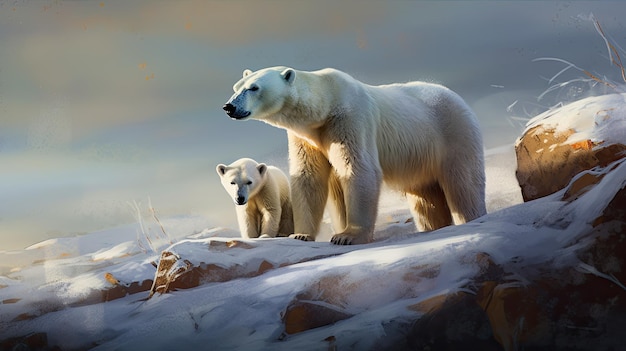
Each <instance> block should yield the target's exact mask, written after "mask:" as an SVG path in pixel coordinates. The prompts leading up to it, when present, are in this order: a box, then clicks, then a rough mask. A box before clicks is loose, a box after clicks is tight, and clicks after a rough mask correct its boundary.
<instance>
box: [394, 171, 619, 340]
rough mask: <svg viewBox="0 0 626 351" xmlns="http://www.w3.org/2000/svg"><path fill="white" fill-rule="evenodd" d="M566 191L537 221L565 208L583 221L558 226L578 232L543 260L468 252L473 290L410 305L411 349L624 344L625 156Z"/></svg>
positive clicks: (587, 174) (580, 177)
mask: <svg viewBox="0 0 626 351" xmlns="http://www.w3.org/2000/svg"><path fill="white" fill-rule="evenodd" d="M592 192H593V193H592ZM564 194H566V195H567V197H568V200H567V201H568V202H569V203H568V204H565V205H563V207H561V209H560V210H559V213H557V214H555V215H547V218H548V219H547V220H546V221H545V222H544V223H541V224H538V225H551V224H552V222H551V221H552V220H553V219H557V218H562V217H565V216H567V213H569V215H573V214H581V215H584V216H587V217H586V218H585V222H587V223H588V225H587V226H585V227H582V228H581V227H576V226H577V225H576V224H570V225H569V226H565V227H564V228H562V229H563V231H567V232H570V233H577V234H576V235H574V236H573V237H572V238H570V239H571V241H570V242H569V243H568V244H566V245H564V247H563V249H562V250H561V251H560V252H555V253H554V257H553V258H552V259H550V260H549V261H548V262H541V263H532V264H528V263H526V262H525V261H523V260H519V261H518V260H510V261H509V262H500V263H498V264H496V263H495V262H494V260H493V259H492V258H491V257H489V255H488V254H486V253H479V254H476V255H475V256H474V257H467V258H466V259H465V261H466V262H467V264H477V265H478V266H479V267H480V270H479V271H478V273H477V274H476V275H474V277H472V278H470V282H469V283H468V284H467V285H466V289H468V290H474V291H476V293H475V294H468V293H466V292H464V291H461V292H453V293H449V294H445V295H442V296H436V297H433V298H430V299H428V300H425V301H423V302H421V303H419V304H417V305H413V306H410V308H411V309H413V310H416V311H419V312H422V313H423V316H422V317H420V318H419V319H417V320H416V321H415V322H414V324H413V327H412V329H411V331H410V332H409V334H408V336H407V341H408V343H409V345H411V348H412V349H420V350H422V349H423V350H426V349H428V350H454V349H461V348H467V346H472V347H476V348H477V349H481V350H618V349H622V348H623V326H624V325H626V285H625V284H626V159H622V160H619V161H617V162H615V163H613V164H611V165H609V166H607V167H604V168H599V167H596V168H595V169H594V171H593V172H589V171H588V172H583V173H582V174H580V175H578V176H576V177H575V179H574V181H572V182H570V184H569V185H568V186H567V187H566V189H565V191H564ZM585 194H589V196H588V197H585V196H584V195H585ZM602 196H606V197H607V198H604V199H601V200H602V201H601V202H603V203H605V204H606V205H605V206H604V207H603V208H599V209H598V208H596V204H595V203H594V201H596V200H597V199H600V198H601V197H602ZM607 199H608V201H607ZM598 202H600V201H598ZM589 208H594V209H596V210H597V212H591V211H589V210H588V209H589ZM563 223H567V221H565V222H563ZM566 225H567V224H566ZM579 225H580V222H579V223H578V226H579ZM570 256H573V257H570ZM572 259H573V261H572ZM564 261H568V262H574V264H573V265H572V264H563V262H564ZM463 345H465V346H466V347H463ZM399 347H403V345H399Z"/></svg>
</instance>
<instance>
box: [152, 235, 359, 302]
mask: <svg viewBox="0 0 626 351" xmlns="http://www.w3.org/2000/svg"><path fill="white" fill-rule="evenodd" d="M278 240H280V242H281V244H282V245H283V246H284V247H285V249H286V250H288V251H289V250H291V251H293V252H294V253H296V252H304V254H302V255H296V256H295V257H298V258H297V259H293V258H291V255H285V256H284V257H276V255H275V253H274V251H273V242H276V241H278ZM317 245H319V244H315V243H308V244H307V243H306V242H303V241H300V240H293V239H289V238H281V239H272V240H258V241H255V240H243V239H241V240H240V239H232V240H229V239H224V238H210V239H198V240H183V241H181V242H178V243H175V244H173V245H171V246H170V247H169V248H167V249H165V250H164V251H163V252H162V253H161V258H160V260H159V263H158V265H157V271H156V274H155V277H154V283H153V284H152V287H151V288H150V297H151V296H152V295H154V294H155V293H160V294H163V293H166V292H169V291H172V290H178V289H189V288H193V287H196V286H199V285H202V284H207V283H212V282H224V281H229V280H233V279H236V278H250V277H255V276H258V275H261V274H263V273H265V272H267V271H270V270H273V269H275V268H278V267H284V266H288V265H291V264H294V263H299V262H305V261H309V260H314V259H318V258H323V257H329V256H334V255H336V254H340V253H343V252H348V251H351V250H354V247H349V246H344V247H341V246H336V247H333V248H332V249H331V250H327V251H326V252H328V253H325V254H322V255H320V254H319V253H318V252H317V251H316V250H311V248H312V246H313V247H314V246H317Z"/></svg>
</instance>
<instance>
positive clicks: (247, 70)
mask: <svg viewBox="0 0 626 351" xmlns="http://www.w3.org/2000/svg"><path fill="white" fill-rule="evenodd" d="M250 73H252V70H250V69H245V70H243V77H244V78H246V77H247V76H249V75H250Z"/></svg>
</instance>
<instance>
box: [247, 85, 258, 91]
mask: <svg viewBox="0 0 626 351" xmlns="http://www.w3.org/2000/svg"><path fill="white" fill-rule="evenodd" d="M248 90H250V91H257V90H259V86H258V85H253V86H251V87H250V89H248Z"/></svg>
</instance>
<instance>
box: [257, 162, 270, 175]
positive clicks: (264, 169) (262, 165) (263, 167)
mask: <svg viewBox="0 0 626 351" xmlns="http://www.w3.org/2000/svg"><path fill="white" fill-rule="evenodd" d="M256 169H257V170H258V171H259V174H260V175H261V177H263V176H264V175H265V173H266V172H267V166H266V165H265V163H259V164H258V165H257V166H256Z"/></svg>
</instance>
